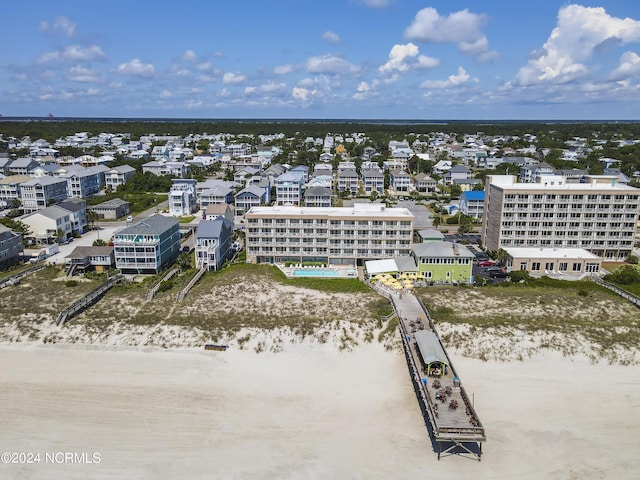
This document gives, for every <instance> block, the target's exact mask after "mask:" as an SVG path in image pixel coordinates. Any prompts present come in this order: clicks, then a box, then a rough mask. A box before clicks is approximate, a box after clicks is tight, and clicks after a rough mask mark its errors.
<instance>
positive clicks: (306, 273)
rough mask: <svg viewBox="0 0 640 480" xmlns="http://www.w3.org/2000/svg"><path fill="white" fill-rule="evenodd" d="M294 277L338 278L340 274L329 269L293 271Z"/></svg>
mask: <svg viewBox="0 0 640 480" xmlns="http://www.w3.org/2000/svg"><path fill="white" fill-rule="evenodd" d="M293 276H294V277H337V276H338V272H336V271H335V270H329V269H327V268H316V269H312V268H310V269H305V268H303V269H296V270H294V271H293Z"/></svg>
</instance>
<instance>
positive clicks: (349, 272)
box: [276, 264, 358, 279]
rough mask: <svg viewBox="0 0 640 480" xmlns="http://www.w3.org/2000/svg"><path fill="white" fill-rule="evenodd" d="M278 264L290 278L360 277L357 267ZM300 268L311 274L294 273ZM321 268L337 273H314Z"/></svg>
mask: <svg viewBox="0 0 640 480" xmlns="http://www.w3.org/2000/svg"><path fill="white" fill-rule="evenodd" d="M276 266H277V267H278V268H279V269H280V271H282V273H284V274H285V275H286V276H287V277H288V278H310V277H313V278H327V279H331V278H358V271H357V270H356V268H355V267H348V266H345V267H334V266H332V267H319V266H316V267H310V266H307V267H303V266H301V265H300V264H297V265H296V264H293V265H291V266H289V267H286V266H284V265H282V264H276ZM300 270H308V271H309V272H310V274H309V275H308V276H307V275H294V272H295V271H300ZM321 270H331V271H333V272H336V273H337V275H326V276H325V275H317V274H316V275H314V274H313V273H312V272H318V271H321Z"/></svg>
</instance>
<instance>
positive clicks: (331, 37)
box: [320, 30, 340, 43]
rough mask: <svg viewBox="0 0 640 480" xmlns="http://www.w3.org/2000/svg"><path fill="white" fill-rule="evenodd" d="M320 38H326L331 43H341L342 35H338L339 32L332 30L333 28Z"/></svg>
mask: <svg viewBox="0 0 640 480" xmlns="http://www.w3.org/2000/svg"><path fill="white" fill-rule="evenodd" d="M320 38H322V40H324V41H325V42H329V43H340V35H338V34H337V33H334V32H332V31H331V30H327V31H326V32H324V33H323V34H322V35H321V36H320Z"/></svg>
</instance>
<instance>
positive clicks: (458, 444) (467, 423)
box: [391, 294, 486, 461]
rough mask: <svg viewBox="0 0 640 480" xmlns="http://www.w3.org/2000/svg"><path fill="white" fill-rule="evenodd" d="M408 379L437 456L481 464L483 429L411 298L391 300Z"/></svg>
mask: <svg viewBox="0 0 640 480" xmlns="http://www.w3.org/2000/svg"><path fill="white" fill-rule="evenodd" d="M391 299H392V301H393V303H394V307H395V309H396V312H397V315H398V325H399V329H400V334H401V335H402V345H403V348H404V353H405V357H406V360H407V365H408V368H409V374H410V376H411V380H412V382H413V386H414V389H415V392H416V396H417V398H418V401H419V403H420V407H421V409H422V414H423V416H424V419H425V423H426V424H427V427H428V429H429V433H430V435H431V437H432V440H433V442H434V447H435V450H436V451H437V452H438V460H440V457H441V456H442V455H468V456H471V457H472V458H476V459H477V460H478V461H480V460H481V456H482V443H483V442H485V441H486V435H485V430H484V426H483V425H482V422H481V421H480V418H479V417H478V414H477V413H476V411H475V408H474V405H473V403H474V402H473V400H472V399H470V398H469V396H468V394H467V392H466V391H465V389H464V386H463V384H462V380H461V379H460V376H459V375H458V373H457V372H456V370H455V368H454V366H453V363H452V362H451V359H450V357H449V356H448V354H447V352H446V350H445V348H444V345H443V344H442V342H441V340H440V338H439V336H438V333H437V331H436V329H435V326H434V324H433V321H432V320H431V317H430V316H429V313H428V311H427V309H426V308H425V307H424V305H423V304H422V303H421V302H420V300H419V299H418V298H416V297H415V296H414V295H410V294H404V295H402V296H400V295H391Z"/></svg>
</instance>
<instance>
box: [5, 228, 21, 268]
mask: <svg viewBox="0 0 640 480" xmlns="http://www.w3.org/2000/svg"><path fill="white" fill-rule="evenodd" d="M21 252H22V235H19V234H17V233H14V232H13V230H11V229H10V228H7V227H5V226H4V225H0V269H3V268H7V267H11V266H13V265H17V264H18V263H20V253H21Z"/></svg>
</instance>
